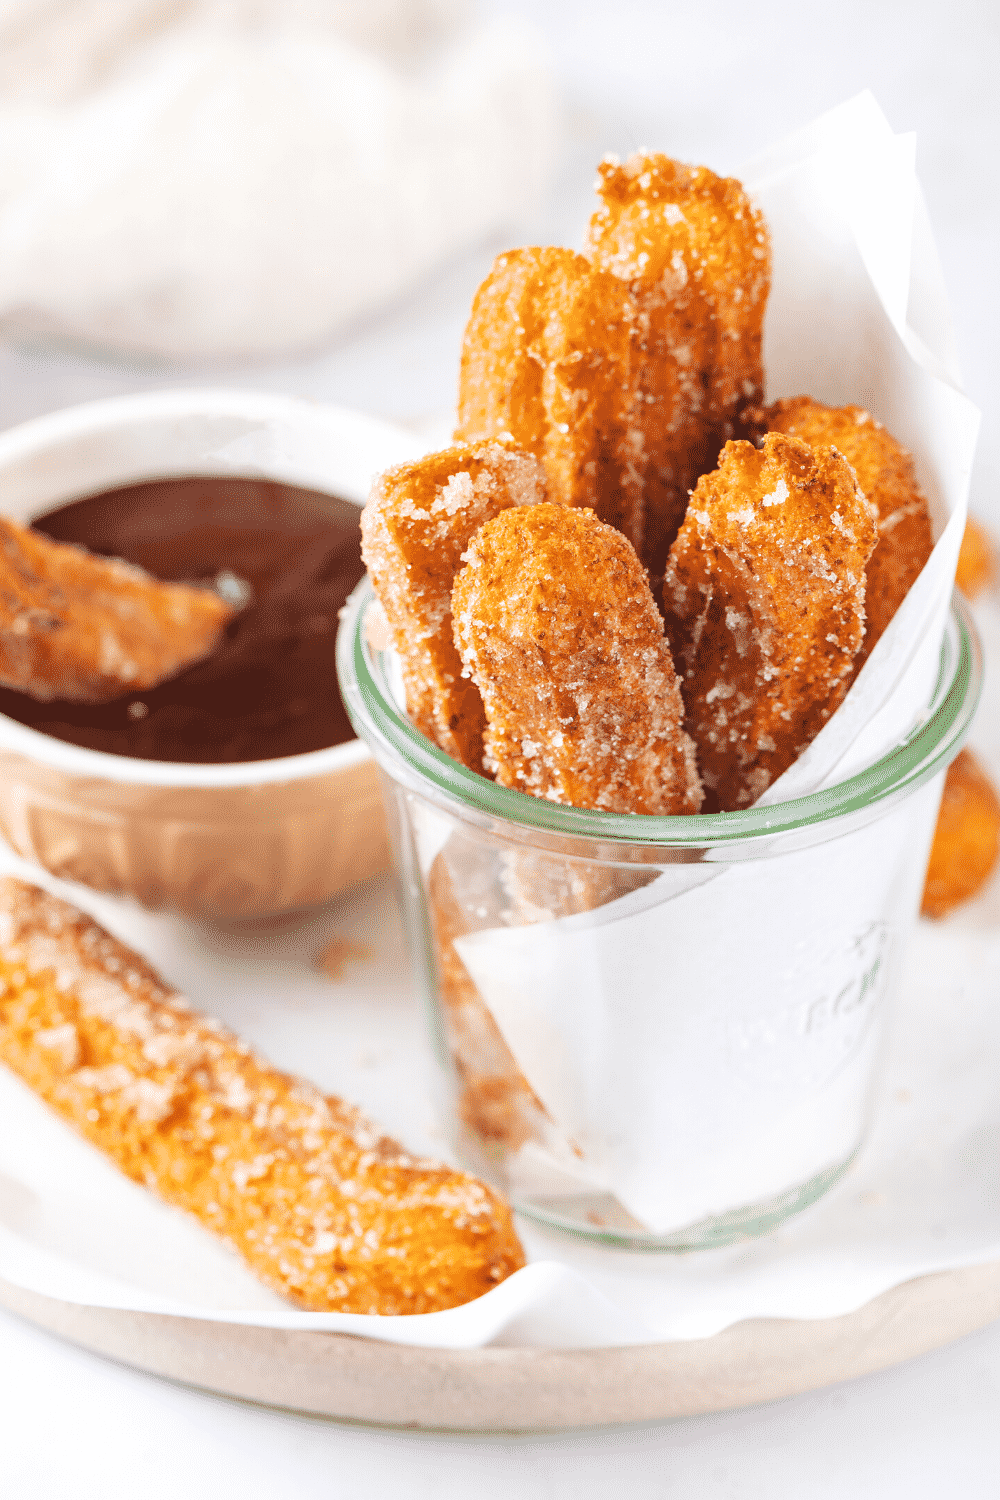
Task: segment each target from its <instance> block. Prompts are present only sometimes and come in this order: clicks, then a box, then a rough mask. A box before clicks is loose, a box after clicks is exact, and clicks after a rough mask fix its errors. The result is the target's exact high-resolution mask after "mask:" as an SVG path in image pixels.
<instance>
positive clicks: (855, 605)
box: [663, 433, 876, 810]
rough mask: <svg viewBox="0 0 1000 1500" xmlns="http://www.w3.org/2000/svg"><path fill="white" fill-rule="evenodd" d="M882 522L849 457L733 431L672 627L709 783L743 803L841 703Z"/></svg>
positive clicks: (702, 491)
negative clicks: (738, 437) (742, 438)
mask: <svg viewBox="0 0 1000 1500" xmlns="http://www.w3.org/2000/svg"><path fill="white" fill-rule="evenodd" d="M875 539H876V532H875V522H874V519H873V516H872V512H871V507H870V506H869V504H868V501H867V500H866V499H865V497H864V495H863V494H862V493H861V491H860V489H859V488H858V485H857V484H856V482H855V478H854V473H853V470H852V469H851V467H850V465H849V464H848V462H847V460H846V459H845V458H843V457H842V456H841V454H839V453H838V452H837V451H836V450H835V449H832V448H826V449H819V450H813V449H812V448H811V447H810V446H809V445H808V444H807V443H804V442H802V441H800V440H799V439H798V438H790V437H786V436H785V435H784V434H782V433H772V434H769V435H768V436H767V437H765V438H764V441H763V448H762V450H758V449H757V448H755V447H754V446H753V444H752V443H746V442H730V443H727V444H726V446H725V448H724V449H723V451H722V455H721V458H720V462H719V467H718V469H717V470H716V471H715V472H714V473H712V474H706V475H704V476H703V477H702V478H701V479H700V480H699V481H698V486H697V488H696V490H695V492H694V494H693V496H692V497H691V504H690V507H689V509H688V513H687V517H686V519H685V521H684V525H683V526H682V528H681V530H680V533H679V535H678V537H677V540H676V541H675V542H674V545H673V547H672V549H671V552H670V559H669V563H668V566H667V571H666V576H665V578H664V585H663V599H664V606H665V609H666V614H667V634H668V636H669V638H670V642H671V645H672V647H673V652H674V659H675V661H676V662H677V663H678V668H679V669H680V670H681V672H682V674H683V675H682V692H683V695H684V703H685V708H686V711H687V712H686V719H685V723H686V727H687V729H688V732H689V734H690V735H691V736H692V738H693V739H694V741H695V744H696V746H697V749H698V764H699V767H700V770H701V774H702V779H703V781H704V783H705V786H706V789H707V790H708V791H710V792H711V793H712V794H713V800H715V801H716V802H717V805H718V806H719V807H721V808H722V809H724V810H725V809H732V808H739V807H746V806H748V805H749V804H750V803H752V802H755V801H756V799H757V798H758V797H759V796H760V795H761V794H762V793H763V792H764V791H765V790H766V789H767V787H768V786H770V784H771V782H772V781H774V780H775V779H776V778H777V777H778V776H780V775H781V773H782V771H784V770H786V769H787V768H788V766H790V765H791V763H792V761H794V760H795V759H796V757H797V756H798V755H799V754H801V752H802V751H803V750H804V749H805V747H806V746H807V745H808V744H809V742H810V741H811V740H812V739H813V738H814V737H815V736H816V734H817V733H818V731H819V730H820V729H821V728H822V726H823V725H824V724H825V722H826V720H827V719H828V718H829V717H830V715H831V714H832V713H833V711H834V709H835V708H836V707H837V705H838V704H839V703H840V701H841V699H842V698H843V696H844V693H845V692H846V690H847V686H848V683H849V682H850V678H851V672H852V670H853V666H854V660H855V657H856V656H857V653H858V651H859V650H860V648H861V643H862V640H863V638H864V626H865V609H864V604H865V566H866V564H867V562H868V558H869V557H870V555H871V553H872V551H873V549H874V546H875Z"/></svg>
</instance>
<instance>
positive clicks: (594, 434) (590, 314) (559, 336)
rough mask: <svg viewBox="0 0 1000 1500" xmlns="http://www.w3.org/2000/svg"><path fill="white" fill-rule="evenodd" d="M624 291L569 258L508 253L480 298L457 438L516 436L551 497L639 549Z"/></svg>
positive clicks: (546, 252) (630, 313) (631, 314)
mask: <svg viewBox="0 0 1000 1500" xmlns="http://www.w3.org/2000/svg"><path fill="white" fill-rule="evenodd" d="M634 332H635V303H634V299H633V297H632V295H631V293H630V291H629V289H628V287H627V286H626V285H624V283H623V282H621V281H619V280H618V279H617V278H616V277H614V276H612V275H609V274H608V273H607V272H604V271H599V270H595V268H594V267H593V266H592V265H591V263H590V261H588V260H586V259H585V258H584V256H582V255H576V254H574V252H573V251H572V250H562V249H558V248H556V247H554V246H553V247H548V248H546V249H539V248H537V247H528V248H526V249H521V250H509V251H508V252H507V253H506V254H505V255H501V256H499V257H498V258H497V260H496V261H495V262H494V265H493V269H492V270H491V272H490V274H489V276H487V278H486V280H485V281H484V282H483V284H482V286H481V287H480V288H479V290H478V291H477V293H476V296H475V300H474V301H473V304H472V313H471V316H470V318H469V322H468V326H467V327H466V330H465V338H464V341H463V344H462V365H461V373H460V377H459V394H458V429H457V431H456V437H458V438H460V439H462V440H464V441H466V442H470V441H473V440H475V439H478V438H486V437H492V436H494V435H496V434H497V433H500V432H508V433H510V434H511V435H512V436H513V438H514V441H515V442H516V443H517V444H518V445H519V446H520V447H521V448H524V449H526V450H527V451H528V452H529V453H533V454H534V455H535V456H536V458H538V459H540V460H541V462H542V464H543V465H544V468H545V477H546V481H547V486H548V496H549V499H550V500H552V501H558V502H560V503H562V504H564V505H585V506H590V507H591V508H592V509H593V510H595V511H596V512H597V514H598V515H599V516H600V518H601V520H602V521H607V522H609V523H610V524H611V525H614V526H617V527H619V529H620V530H622V531H624V533H625V535H626V536H627V537H628V538H629V539H630V541H632V542H633V544H635V545H637V544H638V541H639V535H640V527H641V498H642V496H641V479H640V475H639V473H638V470H637V468H636V465H635V461H634V460H635V452H634V448H635V442H636V440H637V436H638V435H637V434H633V432H632V426H631V424H632V417H633V408H634V397H635V382H634V376H633V371H632V339H633V334H634Z"/></svg>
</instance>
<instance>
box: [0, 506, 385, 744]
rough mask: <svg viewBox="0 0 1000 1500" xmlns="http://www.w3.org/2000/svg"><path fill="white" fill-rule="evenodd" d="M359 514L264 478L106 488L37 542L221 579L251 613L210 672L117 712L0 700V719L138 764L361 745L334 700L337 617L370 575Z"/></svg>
mask: <svg viewBox="0 0 1000 1500" xmlns="http://www.w3.org/2000/svg"><path fill="white" fill-rule="evenodd" d="M359 514H360V513H359V510H358V507H357V506H356V505H352V504H351V503H350V501H348V500H340V499H337V498H335V497H334V496H331V495H324V494H321V493H319V492H318V491H315V490H302V489H296V488H293V487H292V486H290V485H283V484H273V483H270V482H268V481H265V480H260V479H217V478H212V479H170V480H160V481H157V482H156V483H152V484H134V485H129V486H127V487H126V488H124V489H118V490H109V491H107V492H106V493H104V494H100V495H91V496H89V497H88V498H87V499H84V500H77V501H75V502H74V503H73V504H71V505H65V506H62V507H61V508H60V509H59V510H54V511H51V512H50V513H49V514H48V515H46V516H40V517H39V518H38V519H36V520H35V521H33V522H32V525H33V526H34V528H35V529H36V530H37V531H44V532H45V533H46V534H47V535H48V536H51V537H54V538H56V540H57V541H61V542H75V543H76V544H77V545H79V546H84V547H86V548H87V549H88V550H89V551H90V552H96V553H100V554H102V555H103V556H106V557H123V558H125V559H126V561H128V562H133V563H139V564H140V566H142V567H143V568H145V569H147V571H148V572H150V573H153V574H154V575H155V576H156V577H157V578H162V579H165V580H171V581H172V580H185V581H188V582H195V581H199V580H207V579H219V575H220V574H221V575H223V577H222V579H221V581H220V583H219V584H217V586H218V587H220V591H221V592H223V594H224V595H226V593H227V590H226V583H227V582H228V584H229V587H230V589H231V590H234V591H235V590H237V589H238V587H239V585H238V583H237V580H239V581H241V582H243V583H246V584H249V587H250V602H249V603H248V604H247V605H246V607H245V608H244V609H243V610H242V611H241V613H240V614H238V615H237V616H236V618H235V619H234V620H233V621H232V622H231V623H230V625H229V627H228V629H227V631H226V635H225V638H224V639H223V641H222V644H221V645H220V646H219V647H218V649H217V650H216V651H215V652H214V653H213V654H212V655H211V656H210V657H208V658H207V659H206V660H205V661H202V662H199V663H198V664H197V665H196V666H194V667H190V668H189V669H188V670H187V671H186V672H182V673H181V674H180V676H178V677H174V678H172V679H171V681H169V682H164V683H161V684H160V686H159V687H157V688H154V689H153V690H152V691H151V692H147V693H138V694H137V693H129V694H126V695H125V696H124V697H121V698H117V699H115V700H114V702H112V703H100V704H86V703H66V702H61V701H60V700H58V699H57V700H54V701H52V702H50V703H37V702H36V701H35V700H34V699H33V698H29V697H27V696H26V695H25V694H24V693H15V692H10V691H8V690H6V689H0V713H4V714H9V715H10V717H11V718H13V719H18V720H20V722H21V723H22V724H29V725H30V726H31V727H32V728H33V729H38V730H41V731H42V733H44V734H51V735H54V736H55V737H56V738H57V739H60V740H68V741H69V742H70V743H71V744H74V745H84V746H87V747H88V748H90V749H92V750H105V751H109V752H110V753H111V754H112V755H130V756H134V757H137V758H139V759H142V760H169V761H199V762H203V763H214V764H220V763H222V762H231V761H247V760H273V759H274V758H275V757H277V756H281V755H300V754H302V752H303V751H307V750H321V749H323V748H324V747H326V746H327V745H339V744H342V743H343V742H344V741H345V740H349V739H353V738H354V731H353V729H352V728H351V725H350V722H349V720H348V718H347V714H346V712H345V710H344V705H343V703H342V702H341V699H340V693H339V691H338V689H337V673H336V667H335V665H334V644H335V640H336V635H337V611H338V610H339V609H340V606H341V605H342V604H343V602H344V600H345V599H346V598H347V595H348V594H349V593H350V592H351V590H352V589H353V588H354V586H355V584H356V583H357V582H358V580H359V579H360V578H361V576H362V574H363V572H364V564H363V563H362V561H361V552H360V541H361V539H360V532H359V530H358V522H359Z"/></svg>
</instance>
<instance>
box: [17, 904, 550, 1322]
mask: <svg viewBox="0 0 1000 1500" xmlns="http://www.w3.org/2000/svg"><path fill="white" fill-rule="evenodd" d="M0 981H2V990H0V1059H2V1060H3V1062H5V1063H6V1064H7V1066H8V1067H10V1068H12V1069H13V1071H14V1072H15V1073H17V1074H19V1075H20V1077H21V1078H23V1079H24V1080H25V1082H26V1083H28V1084H29V1085H30V1086H31V1087H32V1088H33V1089H34V1090H35V1091H36V1092H37V1093H38V1094H39V1095H40V1096H41V1097H42V1098H43V1099H44V1100H45V1101H46V1103H48V1104H49V1105H51V1106H52V1108H53V1109H55V1110H56V1111H57V1112H58V1113H59V1114H60V1115H61V1116H62V1117H63V1119H65V1120H66V1121H68V1122H69V1123H70V1124H71V1125H72V1126H74V1128H75V1129H76V1130H77V1131H78V1132H79V1133H80V1134H81V1135H82V1136H84V1137H85V1138H86V1139H87V1140H88V1141H90V1142H91V1143H92V1144H93V1145H95V1146H97V1147H99V1148H100V1149H101V1150H102V1151H104V1152H105V1153H106V1154H107V1155H108V1156H109V1157H110V1158H111V1159H112V1161H114V1163H115V1164H116V1166H118V1167H119V1169H120V1170H121V1171H122V1172H124V1173H125V1175H126V1176H128V1177H130V1178H132V1179H133V1180H134V1181H136V1182H139V1183H142V1184H144V1185H145V1186H146V1187H148V1188H150V1189H152V1190H153V1191H154V1192H156V1193H157V1194H158V1195H159V1196H160V1197H161V1198H163V1199H164V1200H165V1201H166V1202H167V1203H170V1204H173V1205H174V1206H176V1207H178V1208H182V1209H185V1210H187V1212H189V1213H191V1214H193V1215H194V1216H195V1217H196V1218H197V1219H198V1220H199V1221H200V1222H201V1223H202V1224H203V1225H204V1226H205V1227H207V1228H209V1229H212V1230H214V1231H215V1232H216V1233H217V1234H219V1235H221V1236H223V1237H224V1238H225V1239H226V1240H227V1241H228V1242H229V1243H230V1244H231V1245H232V1246H233V1248H234V1249H236V1250H237V1251H238V1252H239V1253H240V1254H241V1255H242V1256H243V1257H244V1259H245V1260H246V1261H247V1262H248V1264H249V1265H250V1267H251V1268H252V1269H253V1270H254V1271H255V1272H256V1274H257V1275H258V1276H259V1277H260V1278H261V1280H262V1281H264V1282H266V1283H267V1284H268V1285H270V1286H272V1287H273V1288H274V1289H275V1290H276V1291H278V1292H279V1293H280V1294H281V1295H282V1296H284V1297H287V1298H288V1299H289V1300H290V1301H292V1302H294V1303H296V1304H297V1305H298V1306H299V1307H304V1308H310V1309H314V1310H337V1311H342V1312H360V1313H382V1314H397V1313H421V1312H433V1311H436V1310H438V1309H441V1308H446V1307H454V1306H456V1305H458V1304H459V1303H462V1302H467V1301H470V1300H471V1299H472V1298H474V1297H478V1296H480V1295H481V1294H482V1293H483V1292H486V1291H488V1290H489V1289H490V1288H491V1287H492V1286H495V1285H496V1284H497V1283H498V1282H500V1281H503V1280H504V1279H505V1277H507V1276H509V1275H510V1274H511V1273H512V1272H513V1271H515V1270H517V1269H518V1267H519V1266H521V1265H523V1264H524V1255H523V1252H522V1250H521V1246H520V1244H519V1242H518V1239H517V1236H516V1234H515V1232H514V1229H513V1225H512V1222H511V1217H510V1211H509V1210H508V1208H507V1207H506V1205H505V1204H504V1203H503V1202H502V1201H501V1200H500V1199H499V1198H498V1197H497V1196H496V1194H495V1193H493V1192H492V1191H491V1190H490V1189H489V1188H487V1187H485V1186H484V1185H483V1184H482V1183H480V1182H478V1181H477V1180H476V1179H475V1178H473V1177H470V1176H468V1175H467V1174H465V1173H463V1172H458V1171H453V1170H452V1169H451V1168H449V1167H446V1166H442V1165H440V1164H439V1163H435V1162H431V1161H426V1160H422V1159H419V1158H414V1157H411V1156H409V1155H407V1154H406V1152H405V1151H404V1150H403V1149H402V1147H400V1146H399V1145H397V1143H396V1142H395V1141H392V1140H389V1139H388V1138H386V1137H384V1136H382V1135H381V1134H380V1132H379V1130H378V1129H377V1128H376V1127H375V1126H374V1125H373V1124H372V1123H371V1122H370V1121H369V1120H367V1119H366V1118H365V1116H364V1115H362V1114H361V1112H360V1111H359V1110H357V1109H355V1108H354V1107H353V1106H351V1105H349V1104H345V1103H344V1102H343V1101H342V1100H339V1099H335V1098H330V1097H326V1096H324V1095H323V1094H321V1093H320V1092H319V1090H318V1089H316V1088H314V1087H313V1086H312V1085H311V1084H309V1083H306V1082H304V1081H303V1080H301V1079H297V1078H292V1077H290V1076H289V1075H288V1074H286V1073H282V1072H279V1071H278V1070H277V1069H276V1068H273V1067H271V1066H270V1065H269V1064H268V1063H267V1062H265V1061H264V1060H263V1059H261V1058H259V1057H257V1056H256V1055H255V1054H254V1053H253V1052H252V1051H251V1049H250V1047H249V1046H248V1045H247V1043H245V1042H242V1041H240V1040H239V1039H238V1038H237V1037H235V1036H233V1035H232V1034H231V1033H230V1032H228V1031H227V1030H226V1029H225V1028H224V1027H223V1026H221V1025H220V1024H219V1023H218V1022H217V1021H213V1020H209V1019H207V1018H204V1017H200V1016H198V1015H196V1014H195V1013H194V1012H193V1011H192V1009H191V1007H190V1006H189V1004H188V1002H187V1001H186V1000H185V999H184V998H183V997H182V996H181V995H179V994H177V993H176V992H175V991H174V990H172V989H170V988H169V987H168V986H167V985H166V984H165V983H164V982H163V980H161V979H160V978H159V976H158V975H157V974H156V973H155V972H154V971H153V970H152V969H151V968H150V967H149V965H148V964H147V963H145V962H144V960H143V959H141V958H140V957H139V956H138V955H137V954H135V953H133V952H132V951H130V950H129V949H128V948H126V947H125V946H123V944H121V943H119V942H117V941H116V940H115V939H114V938H113V937H111V936H109V935H108V933H106V932H105V931H103V929H102V928H100V927H99V926H97V924H96V923H95V922H93V921H91V920H90V918H89V917H87V916H85V915H84V914H83V913H82V912H79V911H77V910H76V909H75V908H74V907H72V906H69V905H67V904H66V903H65V902H63V901H60V900H57V899H56V898H55V897H53V896H51V895H49V894H47V893H46V892H45V891H42V890H39V889H38V888H37V887H35V886H30V885H26V884H24V883H23V882H21V881H18V880H12V879H7V880H4V881H0Z"/></svg>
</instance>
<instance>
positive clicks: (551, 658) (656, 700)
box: [452, 505, 701, 813]
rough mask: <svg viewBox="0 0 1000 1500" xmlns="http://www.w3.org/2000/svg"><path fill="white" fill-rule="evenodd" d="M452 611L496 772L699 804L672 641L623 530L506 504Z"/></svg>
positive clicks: (510, 780)
mask: <svg viewBox="0 0 1000 1500" xmlns="http://www.w3.org/2000/svg"><path fill="white" fill-rule="evenodd" d="M452 612H453V615H454V621H455V640H456V643H457V644H458V647H459V650H460V652H461V656H462V660H463V662H464V663H465V666H466V668H467V669H468V671H469V672H470V673H471V675H472V678H473V681H474V682H475V683H476V685H477V687H478V688H479V691H480V693H481V694H482V698H483V702H484V704H485V708H486V719H487V730H486V737H485V744H486V762H487V765H488V766H489V767H490V769H492V770H493V771H494V772H495V774H496V777H497V780H498V781H500V782H501V783H502V784H503V785H505V786H511V787H516V788H518V789H519V790H521V791H528V792H532V793H534V795H535V796H539V797H546V798H548V799H549V800H551V801H554V802H564V803H569V804H570V805H572V806H574V807H591V808H603V809H606V810H607V811H614V812H644V813H693V812H697V810H698V808H699V806H700V804H701V785H700V782H699V780H698V773H697V770H696V768H695V764H694V751H693V747H692V745H691V742H690V740H689V739H688V737H687V735H686V734H685V733H684V732H683V729H682V728H681V720H682V717H683V706H682V704H681V698H680V693H679V691H678V687H677V678H676V675H675V673H674V668H673V663H672V661H671V658H670V650H669V648H668V646H667V643H666V640H665V639H664V635H663V625H662V621H661V619H660V616H659V614H658V612H657V609H656V605H655V603H654V600H653V597H652V595H651V593H650V592H649V586H648V584H647V582H646V576H645V573H644V571H643V568H642V565H641V564H640V562H639V560H638V558H637V557H636V555H635V552H634V551H633V549H632V547H631V546H630V545H629V543H628V542H627V541H626V539H625V538H624V537H623V536H622V535H621V533H620V532H618V531H616V530H615V529H614V528H613V527H610V526H605V525H603V524H602V523H601V522H600V521H599V520H598V519H597V517H596V516H595V515H594V514H593V512H592V511H589V510H578V509H571V508H568V507H559V506H552V505H540V506H536V507H534V509H532V510H524V511H517V512H514V511H511V512H506V513H504V514H502V515H499V516H497V517H496V518H495V519H494V520H493V521H491V522H488V523H487V525H486V526H484V527H483V528H482V530H481V531H479V532H478V533H477V535H476V536H475V537H474V538H473V540H472V542H471V544H470V546H469V550H468V562H467V564H466V566H465V568H464V569H463V570H462V572H461V573H460V574H459V575H458V577H457V578H456V580H455V588H454V594H453V600H452Z"/></svg>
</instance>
